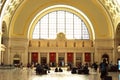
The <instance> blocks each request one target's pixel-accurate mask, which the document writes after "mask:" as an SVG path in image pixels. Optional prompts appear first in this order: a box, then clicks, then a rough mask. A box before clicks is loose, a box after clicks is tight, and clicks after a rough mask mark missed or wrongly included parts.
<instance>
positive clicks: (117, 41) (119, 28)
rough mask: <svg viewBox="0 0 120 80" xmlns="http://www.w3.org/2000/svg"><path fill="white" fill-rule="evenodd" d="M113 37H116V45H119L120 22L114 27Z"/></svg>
mask: <svg viewBox="0 0 120 80" xmlns="http://www.w3.org/2000/svg"><path fill="white" fill-rule="evenodd" d="M115 39H116V46H120V23H119V24H118V25H117V28H116V34H115Z"/></svg>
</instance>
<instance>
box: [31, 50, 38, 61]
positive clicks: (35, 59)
mask: <svg viewBox="0 0 120 80" xmlns="http://www.w3.org/2000/svg"><path fill="white" fill-rule="evenodd" d="M31 58H32V62H38V52H32V56H31Z"/></svg>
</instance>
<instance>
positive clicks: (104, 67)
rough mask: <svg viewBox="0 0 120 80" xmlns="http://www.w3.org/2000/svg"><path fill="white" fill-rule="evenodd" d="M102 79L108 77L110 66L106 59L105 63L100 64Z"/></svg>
mask: <svg viewBox="0 0 120 80" xmlns="http://www.w3.org/2000/svg"><path fill="white" fill-rule="evenodd" d="M99 69H100V73H101V75H100V78H101V80H104V79H105V77H106V76H107V75H108V64H107V63H106V59H103V62H101V63H100V68H99Z"/></svg>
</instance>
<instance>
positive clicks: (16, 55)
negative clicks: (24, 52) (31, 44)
mask: <svg viewBox="0 0 120 80" xmlns="http://www.w3.org/2000/svg"><path fill="white" fill-rule="evenodd" d="M13 64H14V65H15V66H16V67H18V66H19V65H20V55H19V54H15V55H14V57H13Z"/></svg>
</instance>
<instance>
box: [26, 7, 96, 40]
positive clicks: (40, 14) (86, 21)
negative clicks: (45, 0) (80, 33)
mask: <svg viewBox="0 0 120 80" xmlns="http://www.w3.org/2000/svg"><path fill="white" fill-rule="evenodd" d="M56 10H66V11H68V12H71V13H74V14H75V15H77V16H79V17H80V18H81V19H82V20H83V21H84V22H85V24H86V26H87V29H88V31H89V34H90V39H91V40H93V39H95V33H94V29H93V25H92V23H91V21H90V20H89V19H88V17H87V16H86V15H85V14H84V13H83V12H82V11H80V10H78V9H76V8H74V7H72V6H68V5H54V6H51V7H48V8H46V9H44V10H42V11H41V12H39V13H38V14H37V15H36V16H35V18H34V19H33V20H32V22H31V24H30V27H29V30H28V38H30V39H32V32H33V30H34V27H35V25H36V24H37V22H38V21H39V20H40V19H41V18H42V17H43V16H44V15H46V14H48V13H50V12H53V11H56Z"/></svg>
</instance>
